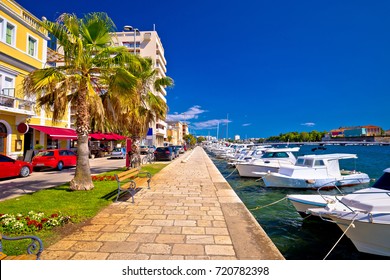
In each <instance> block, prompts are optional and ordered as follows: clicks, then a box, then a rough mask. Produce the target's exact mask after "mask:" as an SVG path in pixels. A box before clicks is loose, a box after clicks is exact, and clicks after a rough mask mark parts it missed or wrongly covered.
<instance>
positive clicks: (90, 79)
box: [24, 13, 140, 190]
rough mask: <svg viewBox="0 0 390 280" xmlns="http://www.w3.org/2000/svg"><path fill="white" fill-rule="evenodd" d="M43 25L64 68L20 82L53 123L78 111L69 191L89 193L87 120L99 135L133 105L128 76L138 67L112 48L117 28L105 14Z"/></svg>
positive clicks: (122, 50)
mask: <svg viewBox="0 0 390 280" xmlns="http://www.w3.org/2000/svg"><path fill="white" fill-rule="evenodd" d="M42 25H43V26H44V27H45V28H46V29H47V30H48V32H50V33H51V34H53V35H54V36H55V37H56V38H57V40H58V43H59V45H60V46H61V47H62V48H63V53H64V65H62V66H56V67H53V68H45V69H39V70H36V71H33V72H31V73H30V74H29V75H28V76H27V77H26V78H25V80H24V91H25V92H26V93H27V94H29V95H33V96H35V95H36V96H37V105H38V106H45V107H46V108H53V109H54V110H53V116H52V118H53V122H56V121H58V120H60V119H61V118H62V117H63V116H64V114H65V112H66V110H67V108H68V106H69V105H74V107H75V108H76V132H77V154H78V158H77V166H76V173H75V177H74V178H73V179H72V180H71V182H70V188H71V189H72V190H90V189H92V188H93V183H92V180H91V171H90V166H89V148H88V134H89V132H90V129H91V120H93V125H94V126H95V127H96V128H101V129H103V128H104V125H105V124H106V123H107V122H109V121H112V120H117V114H116V112H119V111H118V108H122V106H123V103H125V104H127V103H132V101H134V100H137V98H138V97H137V94H136V93H137V89H138V87H139V80H138V78H136V77H135V76H134V75H133V74H132V72H130V70H131V71H138V70H137V67H138V68H139V67H140V63H139V60H138V59H136V57H135V56H134V55H131V54H130V53H129V52H128V51H127V49H126V48H124V47H114V46H112V40H111V34H110V33H111V32H113V31H114V29H115V25H114V23H113V22H112V20H111V19H110V18H109V17H108V16H107V15H106V14H105V13H90V14H87V15H86V16H84V18H80V19H79V18H77V16H76V15H74V14H63V15H61V16H60V18H59V19H58V20H57V21H56V22H51V21H48V20H44V21H43V23H42ZM106 112H107V113H106ZM107 116H109V117H107Z"/></svg>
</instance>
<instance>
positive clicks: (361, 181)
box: [317, 178, 364, 201]
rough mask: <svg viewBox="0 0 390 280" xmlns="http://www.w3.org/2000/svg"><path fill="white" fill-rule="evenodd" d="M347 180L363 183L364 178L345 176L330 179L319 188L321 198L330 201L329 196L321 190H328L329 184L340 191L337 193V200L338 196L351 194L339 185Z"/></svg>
mask: <svg viewBox="0 0 390 280" xmlns="http://www.w3.org/2000/svg"><path fill="white" fill-rule="evenodd" d="M345 181H358V182H360V183H361V184H362V183H364V180H363V179H359V178H350V179H349V178H343V179H338V180H334V181H330V182H329V181H328V182H326V183H324V184H323V185H322V186H320V187H319V188H318V189H317V192H318V194H319V195H320V196H321V198H322V199H323V200H324V201H328V200H329V197H325V195H324V194H322V193H321V191H324V190H328V189H329V185H333V186H332V187H334V189H335V190H337V191H338V192H339V193H338V194H335V198H336V199H337V200H339V199H338V197H343V196H345V195H346V194H350V193H345V192H343V191H342V190H341V189H340V188H339V186H341V185H342V184H341V182H345Z"/></svg>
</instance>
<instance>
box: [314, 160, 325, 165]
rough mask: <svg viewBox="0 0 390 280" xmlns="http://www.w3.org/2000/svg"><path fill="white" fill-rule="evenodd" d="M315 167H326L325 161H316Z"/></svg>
mask: <svg viewBox="0 0 390 280" xmlns="http://www.w3.org/2000/svg"><path fill="white" fill-rule="evenodd" d="M314 166H325V163H324V161H323V160H322V159H321V160H316V161H315V162H314Z"/></svg>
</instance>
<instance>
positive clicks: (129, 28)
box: [123, 25, 140, 54]
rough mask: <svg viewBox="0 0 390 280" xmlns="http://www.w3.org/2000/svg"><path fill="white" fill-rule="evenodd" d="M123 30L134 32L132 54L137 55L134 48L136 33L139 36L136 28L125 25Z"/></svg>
mask: <svg viewBox="0 0 390 280" xmlns="http://www.w3.org/2000/svg"><path fill="white" fill-rule="evenodd" d="M123 30H124V31H133V32H134V54H136V53H137V49H136V46H135V43H136V40H135V36H136V34H137V32H138V34H140V31H139V29H138V28H134V27H132V26H131V25H125V26H124V27H123Z"/></svg>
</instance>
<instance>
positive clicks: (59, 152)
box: [32, 149, 77, 170]
mask: <svg viewBox="0 0 390 280" xmlns="http://www.w3.org/2000/svg"><path fill="white" fill-rule="evenodd" d="M76 163H77V155H76V154H75V153H74V152H72V151H71V150H64V149H53V150H46V151H41V152H39V153H38V154H37V155H36V156H35V157H34V158H33V159H32V165H33V168H34V169H36V170H38V169H41V168H56V169H57V170H62V169H63V168H64V167H69V166H76Z"/></svg>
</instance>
